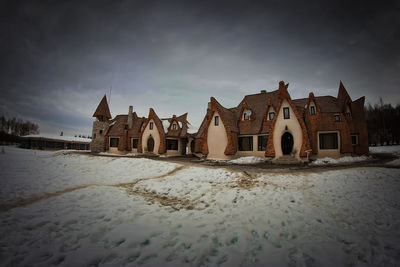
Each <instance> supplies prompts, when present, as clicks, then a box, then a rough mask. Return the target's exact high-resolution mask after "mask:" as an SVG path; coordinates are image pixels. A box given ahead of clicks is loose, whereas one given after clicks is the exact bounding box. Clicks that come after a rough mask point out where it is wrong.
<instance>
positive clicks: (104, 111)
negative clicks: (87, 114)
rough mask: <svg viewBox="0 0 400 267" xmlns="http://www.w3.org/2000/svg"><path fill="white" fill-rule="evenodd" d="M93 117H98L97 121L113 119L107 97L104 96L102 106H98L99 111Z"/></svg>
mask: <svg viewBox="0 0 400 267" xmlns="http://www.w3.org/2000/svg"><path fill="white" fill-rule="evenodd" d="M93 117H96V118H97V119H99V121H105V120H108V119H111V113H110V108H109V107H108V104H107V97H106V95H104V96H103V99H101V101H100V104H99V105H98V106H97V109H96V111H95V112H94V114H93Z"/></svg>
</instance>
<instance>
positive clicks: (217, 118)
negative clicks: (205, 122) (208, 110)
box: [214, 116, 219, 126]
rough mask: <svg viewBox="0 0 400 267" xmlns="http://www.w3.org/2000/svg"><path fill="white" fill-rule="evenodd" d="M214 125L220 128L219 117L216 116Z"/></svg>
mask: <svg viewBox="0 0 400 267" xmlns="http://www.w3.org/2000/svg"><path fill="white" fill-rule="evenodd" d="M214 125H215V126H218V125H219V117H218V116H215V117H214Z"/></svg>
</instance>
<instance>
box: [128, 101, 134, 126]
mask: <svg viewBox="0 0 400 267" xmlns="http://www.w3.org/2000/svg"><path fill="white" fill-rule="evenodd" d="M132 120H133V106H129V111H128V129H132V123H133V121H132Z"/></svg>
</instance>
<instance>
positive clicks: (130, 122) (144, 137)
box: [91, 96, 194, 156]
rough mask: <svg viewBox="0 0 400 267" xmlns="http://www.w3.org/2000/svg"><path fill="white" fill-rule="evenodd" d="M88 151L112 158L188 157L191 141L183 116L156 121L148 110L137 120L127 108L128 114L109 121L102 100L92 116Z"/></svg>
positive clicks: (186, 122)
mask: <svg viewBox="0 0 400 267" xmlns="http://www.w3.org/2000/svg"><path fill="white" fill-rule="evenodd" d="M93 117H95V118H96V120H95V121H94V122H93V130H92V143H91V151H92V152H94V153H98V152H109V153H115V154H126V153H145V154H146V153H149V154H154V155H160V154H166V155H174V156H178V155H186V154H188V153H189V154H190V153H192V151H191V148H193V145H194V143H193V145H191V144H192V141H193V139H194V138H193V137H192V136H191V135H190V134H189V133H188V132H189V127H190V123H189V122H188V121H187V113H185V114H183V115H181V116H176V115H173V116H172V117H170V118H161V119H160V118H159V117H158V115H157V114H156V112H155V111H154V110H153V109H152V108H150V110H149V114H148V117H147V118H145V117H138V116H137V114H136V112H133V107H132V106H129V110H128V114H120V115H117V116H115V118H114V119H111V113H110V109H109V106H108V104H107V98H106V96H104V97H103V99H102V100H101V101H100V103H99V105H98V107H97V109H96V111H95V112H94V114H93Z"/></svg>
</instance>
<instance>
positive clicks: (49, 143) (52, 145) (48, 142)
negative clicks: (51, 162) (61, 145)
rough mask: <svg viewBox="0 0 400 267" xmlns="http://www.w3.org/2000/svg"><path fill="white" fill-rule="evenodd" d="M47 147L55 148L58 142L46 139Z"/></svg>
mask: <svg viewBox="0 0 400 267" xmlns="http://www.w3.org/2000/svg"><path fill="white" fill-rule="evenodd" d="M46 147H47V148H55V147H56V143H55V142H52V141H46Z"/></svg>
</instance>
